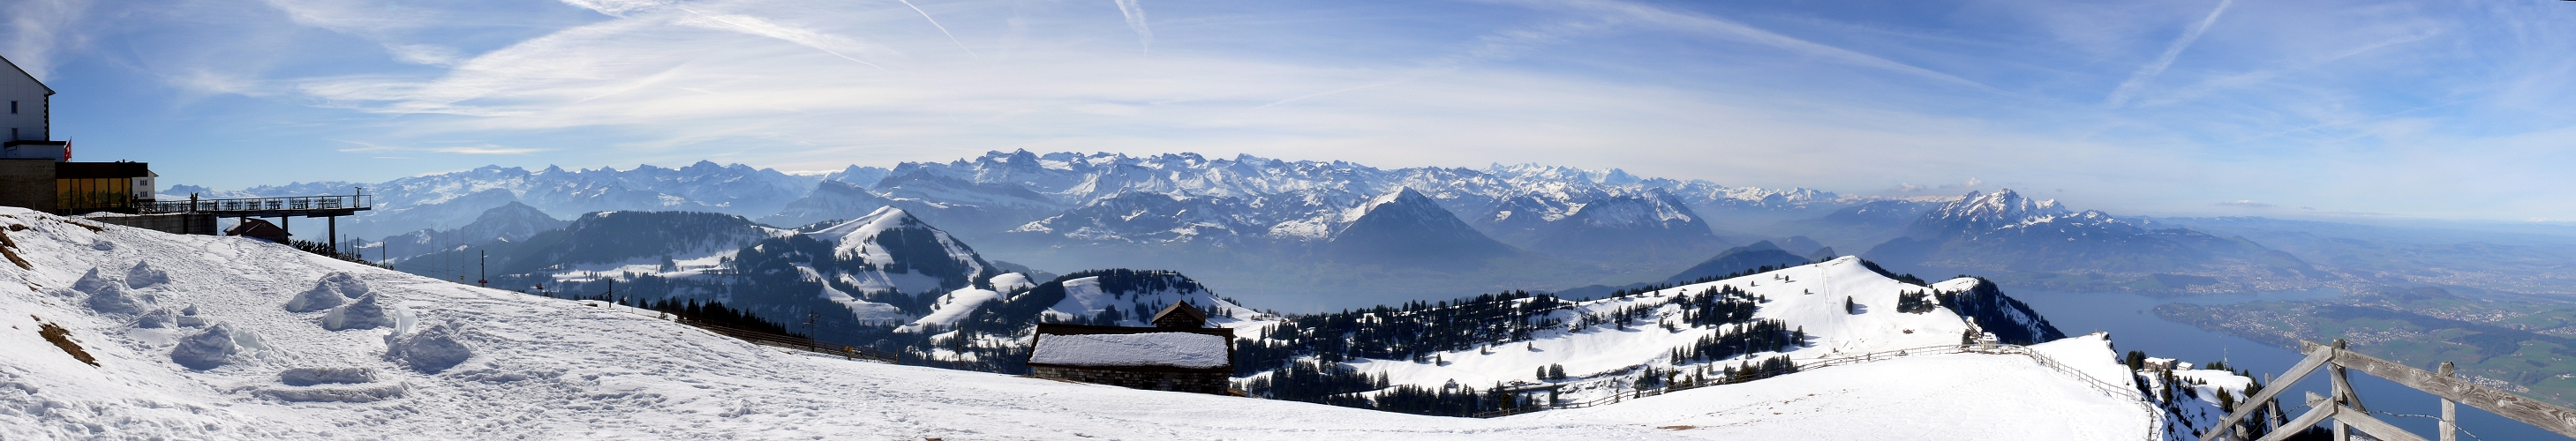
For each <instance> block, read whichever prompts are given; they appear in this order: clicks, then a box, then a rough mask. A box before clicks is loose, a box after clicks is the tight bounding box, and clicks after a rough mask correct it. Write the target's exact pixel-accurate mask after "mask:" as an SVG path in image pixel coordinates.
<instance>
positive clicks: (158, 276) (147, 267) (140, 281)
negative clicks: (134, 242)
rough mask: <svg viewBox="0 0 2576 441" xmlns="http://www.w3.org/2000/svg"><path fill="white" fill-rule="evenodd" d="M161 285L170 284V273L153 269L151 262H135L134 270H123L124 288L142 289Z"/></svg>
mask: <svg viewBox="0 0 2576 441" xmlns="http://www.w3.org/2000/svg"><path fill="white" fill-rule="evenodd" d="M163 283H170V273H168V272H163V271H161V269H160V268H153V267H152V263H151V262H135V263H134V268H130V269H126V270H125V286H126V287H128V288H134V289H144V288H151V287H154V286H159V285H160V284H163Z"/></svg>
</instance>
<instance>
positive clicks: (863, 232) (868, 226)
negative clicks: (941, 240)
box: [813, 205, 927, 242]
mask: <svg viewBox="0 0 2576 441" xmlns="http://www.w3.org/2000/svg"><path fill="white" fill-rule="evenodd" d="M909 225H923V226H927V224H923V223H921V220H920V219H915V218H913V217H912V213H905V212H904V211H903V209H901V208H895V207H894V206H891V205H889V206H883V207H877V211H875V212H871V213H868V215H866V216H860V217H859V218H858V219H851V220H850V221H849V222H842V223H841V224H840V225H833V226H832V227H830V228H824V229H822V230H821V231H815V232H814V233H813V235H814V236H816V237H823V238H830V239H832V240H838V241H844V242H847V241H849V240H851V239H867V238H869V237H873V236H876V235H877V233H882V232H885V231H886V230H892V229H896V228H903V227H905V226H909Z"/></svg>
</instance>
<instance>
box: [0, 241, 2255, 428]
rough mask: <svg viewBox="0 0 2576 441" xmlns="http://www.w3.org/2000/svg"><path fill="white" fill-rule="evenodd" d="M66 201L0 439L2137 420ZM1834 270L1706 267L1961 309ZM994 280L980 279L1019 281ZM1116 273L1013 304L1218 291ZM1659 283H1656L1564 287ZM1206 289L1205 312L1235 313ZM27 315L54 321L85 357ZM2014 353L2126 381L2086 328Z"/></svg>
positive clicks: (1844, 347) (1889, 335)
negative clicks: (1577, 369) (942, 303)
mask: <svg viewBox="0 0 2576 441" xmlns="http://www.w3.org/2000/svg"><path fill="white" fill-rule="evenodd" d="M76 222H79V221H77V220H69V219H65V218H60V217H55V216H50V215H45V214H41V213H35V212H30V211H25V210H18V209H0V234H5V237H7V240H5V241H0V250H6V253H5V254H8V255H10V256H14V257H15V258H14V259H9V260H7V261H5V262H0V280H5V281H6V282H7V283H0V312H5V314H0V325H5V326H9V327H10V328H11V329H12V331H10V332H6V333H0V351H6V353H8V354H10V356H8V357H0V438H7V439H150V438H180V439H188V438H219V439H341V438H370V439H462V438H473V439H490V438H592V439H606V438H617V439H668V438H753V439H788V438H823V439H926V438H940V439H1086V438H1112V439H1127V438H1157V439H1165V438H1169V439H1298V440H1309V439H1497V438H1501V439H1711V438H1725V439H1735V438H1736V437H1749V438H1761V439H1771V438H1791V439H1838V438H1839V439H1849V438H1854V437H1857V438H1881V437H1885V436H1887V435H1890V434H1901V435H1897V436H1901V437H1904V438H1909V439H2134V438H2143V436H2141V435H2142V434H2140V433H2139V432H2138V431H2143V430H2144V429H2145V426H2146V425H2147V424H2148V421H2149V420H2146V419H2145V418H2149V417H2147V416H2144V415H2146V414H2138V415H2141V416H2139V417H2135V418H2134V419H2132V418H2128V417H2123V415H2126V414H2122V413H2120V410H2121V409H2119V408H2118V406H2117V404H2120V399H2122V397H2119V396H2118V394H2108V393H2096V392H2094V391H2101V390H2105V389H2103V388H2099V387H2088V386H2086V385H2084V384H2081V383H2077V382H2076V381H2075V380H2069V378H2075V377H2073V376H2070V375H2068V374H2067V371H2058V370H2048V371H2042V370H2035V369H2031V368H2030V366H2032V363H2031V362H2030V361H2028V360H2029V359H2025V358H2015V357H2021V356H2018V355H1977V354H1958V355H1936V356H1921V357H1910V358H1899V359H1896V360H1894V361H1885V362H1878V363H1868V364H1859V365H1851V366H1837V367H1831V368H1825V369H1820V370H1814V371H1808V372H1804V373H1799V374H1793V375H1789V376H1783V377H1776V378H1772V379H1767V380H1760V381H1754V382H1750V383H1744V384H1738V385H1728V386H1715V387H1709V388H1703V389H1698V390H1693V391H1685V392H1681V393H1674V394H1668V395H1663V396H1659V397H1650V398H1646V399H1642V400H1635V401H1629V402H1626V403H1622V404H1613V405H1607V406H1601V407H1595V408H1589V409H1579V410H1559V411H1548V412H1541V413H1537V414H1532V415H1525V416H1519V417H1513V418H1503V419H1481V420H1480V419H1466V418H1439V417H1423V416H1412V415H1402V414H1392V413H1384V412H1374V411H1365V410H1358V409H1349V408H1341V407H1331V406H1323V405H1315V404H1306V403H1297V402H1287V401H1271V400H1260V399H1250V398H1235V397H1223V396H1212V395H1195V394H1183V393H1167V392H1154V391H1143V390H1132V389H1125V388H1118V387H1109V386H1096V385H1083V384H1074V383H1064V382H1056V381H1047V380H1037V379H1028V378H1017V377H1011V376H1005V375H998V374H986V373H976V372H964V371H951V370H940V369H932V368H923V367H908V366H892V365H884V364H876V363H871V362H856V361H848V360H841V359H837V358H824V357H813V356H806V355H797V354H794V353H787V352H781V351H780V350H777V349H774V348H766V347H761V346H754V345H750V344H746V343H744V342H741V341H738V340H733V339H730V338H726V337H721V336H716V335H712V334H708V333H705V332H702V331H698V330H695V329H693V328H688V327H684V326H680V325H676V324H673V323H671V322H668V321H664V320H661V319H659V318H657V317H656V316H657V314H654V313H652V312H649V311H640V310H634V309H629V308H623V307H616V306H611V305H605V304H601V303H597V302H588V301H568V300H559V299H551V298H543V297H537V296H529V295H525V294H520V293H515V292H508V291H501V290H490V289H481V288H474V287H470V286H466V285H462V284H456V283H449V282H442V281H438V280H433V279H427V278H421V277H416V276H411V275H407V274H402V273H397V272H392V271H388V270H382V269H377V268H373V267H367V266H363V265H357V264H353V263H348V262H343V261H337V260H330V259H325V258H321V257H319V256H315V255H311V254H307V253H303V252H300V251H295V250H292V249H289V248H286V247H283V246H279V245H275V244H269V243H264V242H259V241H254V240H247V239H240V238H229V237H209V236H179V235H169V234H163V233H158V232H151V231H145V230H138V229H132V228H125V227H117V226H98V225H87V224H81V223H76ZM1838 263H1839V265H1838ZM1844 266H1857V265H1856V264H1854V263H1853V262H1852V259H1842V260H1839V261H1836V262H1829V263H1827V264H1821V265H1813V266H1808V267H1802V269H1804V270H1807V271H1809V272H1805V273H1794V272H1793V273H1788V274H1780V275H1779V276H1781V277H1780V278H1778V279H1765V278H1759V277H1753V278H1744V279H1737V280H1730V281H1723V282H1717V283H1736V284H1741V285H1742V286H1743V287H1744V288H1746V289H1760V290H1763V291H1762V292H1763V293H1762V294H1760V295H1765V296H1772V297H1775V299H1774V300H1772V301H1771V302H1770V303H1768V304H1765V305H1764V309H1765V311H1764V312H1763V314H1764V316H1765V317H1777V318H1783V319H1793V320H1798V321H1802V322H1808V323H1822V324H1820V325H1819V324H1810V325H1808V326H1807V329H1808V330H1809V331H1810V332H1811V333H1813V334H1814V338H1816V339H1817V340H1818V343H1817V344H1815V345H1812V346H1811V347H1809V348H1808V349H1804V350H1802V351H1825V352H1832V351H1860V350H1871V349H1878V348H1886V347H1904V346H1911V345H1917V344H1924V343H1935V342H1936V341H1935V340H1938V341H1939V342H1955V340H1952V339H1954V338H1955V337H1954V336H1942V335H1939V334H1937V333H1929V332H1925V333H1923V334H1928V335H1918V334H1904V333H1901V332H1892V331H1889V330H1890V329H1895V328H1898V327H1916V328H1919V329H1918V331H1927V330H1928V331H1938V330H1942V329H1961V327H1963V326H1964V325H1962V324H1959V322H1957V320H1958V319H1957V318H1956V317H1955V316H1951V317H1950V318H1949V319H1950V320H1952V321H1953V323H1950V324H1949V325H1948V326H1950V327H1948V328H1941V327H1940V326H1942V324H1941V323H1938V320H1937V319H1940V318H1942V317H1941V316H1940V315H1939V314H1937V313H1924V314H1909V313H1894V312H1888V311H1873V312H1867V313H1863V314H1860V315H1852V316H1849V317H1842V319H1843V320H1841V321H1840V322H1838V323H1837V322H1835V320H1832V319H1831V318H1830V317H1828V316H1832V315H1833V314H1845V312H1844V311H1841V310H1840V306H1839V305H1829V306H1831V307H1819V306H1818V304H1821V303H1828V302H1821V301H1805V300H1795V299H1787V298H1780V297H1783V296H1785V295H1791V294H1789V293H1788V291H1787V290H1789V289H1809V288H1813V289H1821V290H1825V293H1820V294H1816V295H1815V296H1829V295H1834V294H1848V295H1855V296H1857V297H1860V298H1862V300H1861V301H1862V302H1865V303H1871V304H1872V306H1880V305H1883V304H1884V302H1887V301H1890V300H1889V299H1888V298H1887V296H1873V295H1867V294H1866V293H1865V292H1864V291H1873V290H1884V289H1888V288H1895V286H1892V285H1890V283H1892V282H1891V281H1888V280H1885V279H1884V278H1878V279H1876V280H1872V279H1870V277H1869V276H1866V275H1873V274H1875V273H1872V272H1869V271H1867V270H1865V269H1863V270H1853V269H1851V268H1845V267H1844ZM1793 270H1799V269H1793ZM1007 278H1009V277H1008V276H1007V275H1006V276H1003V277H997V278H996V279H994V280H993V281H992V283H993V285H994V286H996V287H997V288H1001V289H1004V290H1012V291H1036V289H1034V288H1031V287H1029V286H1028V285H1026V284H1025V283H1026V282H1025V281H1010V280H1003V279H1007ZM1113 278H1115V277H1102V276H1099V275H1088V276H1082V277H1071V278H1068V279H1066V280H1063V281H1061V282H1067V283H1058V284H1057V285H1059V286H1062V287H1065V294H1064V296H1063V297H1062V298H1058V299H1036V300H1051V301H1047V302H1044V303H1045V304H1046V305H1047V308H1048V309H1061V310H1073V309H1077V308H1080V309H1083V310H1086V311H1088V310H1090V306H1086V305H1088V304H1089V303H1094V302H1096V303H1107V304H1111V305H1114V304H1117V303H1121V302H1139V301H1145V302H1150V301H1156V300H1161V299H1172V298H1182V299H1204V300H1208V301H1210V302H1211V304H1217V305H1228V304H1223V303H1215V302H1218V301H1220V300H1221V299H1214V298H1212V295H1211V294H1207V293H1206V292H1205V291H1204V289H1200V288H1188V289H1184V288H1182V287H1181V286H1182V285H1179V284H1170V285H1159V286H1158V285H1156V284H1154V283H1151V282H1144V281H1148V280H1167V281H1168V280H1175V279H1170V278H1159V277H1125V278H1123V279H1122V280H1125V282H1120V284H1133V285H1135V286H1114V287H1113V286H1100V287H1097V288H1096V289H1095V288H1084V287H1083V286H1085V285H1086V284H1085V283H1080V281H1082V280H1086V279H1087V280H1091V281H1093V282H1095V283H1097V284H1103V285H1105V284H1108V283H1100V282H1105V281H1108V280H1110V279H1113ZM1756 283H1759V285H1760V286H1754V285H1755V284H1756ZM1684 288H1692V287H1683V288H1676V290H1678V289H1684ZM1698 288H1706V287H1704V286H1703V287H1698ZM1918 288H1919V287H1918ZM1139 293H1152V294H1150V295H1138V294H1139ZM1656 294H1670V293H1655V294H1647V295H1643V296H1638V297H1637V298H1632V299H1614V300H1605V301H1601V302H1594V303H1587V304H1584V305H1582V306H1580V307H1581V308H1604V307H1615V306H1618V304H1617V303H1614V302H1642V301H1646V300H1643V299H1651V298H1653V296H1654V295H1656ZM1795 295H1801V296H1805V295H1807V294H1803V293H1801V294H1795ZM1104 296H1105V297H1107V299H1106V300H1107V301H1105V302H1102V301H1101V300H1103V299H1102V297H1104ZM1200 296H1211V297H1200ZM1194 301H1195V300H1194ZM1220 308H1221V310H1220V314H1219V315H1218V316H1219V317H1227V316H1234V315H1241V314H1251V312H1250V311H1247V310H1238V309H1234V308H1231V307H1226V306H1220ZM1775 308H1776V309H1775ZM1100 309H1101V310H1106V307H1105V306H1104V307H1102V308H1100ZM1819 309H1824V311H1818V310H1819ZM1936 312H1937V311H1936ZM1874 314H1876V315H1880V316H1873V315H1874ZM1845 315H1848V314H1845ZM1908 316H1911V317H1908ZM1221 322H1223V321H1221ZM1234 323H1236V324H1238V325H1264V324H1265V323H1263V322H1260V321H1252V320H1247V321H1239V322H1234ZM1246 327H1250V326H1246ZM55 328H59V329H60V332H59V333H56V332H55V331H50V330H48V331H44V332H39V330H40V329H55ZM1238 329H1242V328H1238ZM1664 332H1668V331H1666V330H1662V329H1656V328H1652V327H1649V326H1635V327H1632V329H1631V330H1628V331H1617V330H1607V329H1595V330H1592V331H1591V332H1589V335H1590V336H1591V337H1589V338H1593V339H1596V340H1593V341H1594V342H1598V343H1602V344H1604V345H1605V346H1604V347H1603V348H1602V349H1604V351H1603V352H1605V353H1608V354H1607V355H1603V356H1599V357H1590V358H1586V357H1578V356H1574V354H1575V353H1576V352H1578V351H1576V350H1575V347H1574V346H1572V345H1566V346H1551V347H1542V349H1543V350H1545V351H1549V352H1548V353H1556V354H1562V356H1563V357H1564V358H1562V359H1561V360H1559V361H1562V362H1568V363H1579V361H1575V360H1582V359H1593V358H1597V359H1604V360H1608V359H1615V358H1618V357H1621V356H1622V355H1621V353H1620V351H1618V350H1616V349H1618V348H1621V347H1625V346H1620V345H1618V343H1619V342H1621V341H1634V340H1632V339H1634V338H1635V337H1622V336H1620V335H1619V334H1638V335H1652V334H1657V333H1664ZM42 334H55V335H58V336H59V338H60V339H61V340H64V341H66V342H69V343H70V344H74V345H78V347H79V348H80V351H79V352H81V353H82V354H85V355H86V356H88V357H89V358H90V360H89V362H84V361H81V360H79V359H76V358H75V356H74V355H72V354H71V353H69V352H67V351H65V350H63V349H60V348H58V347H57V345H56V344H55V343H52V342H48V341H47V340H46V337H44V336H42ZM1915 339H1920V340H1922V341H1915ZM1562 342H1563V343H1574V342H1573V341H1572V340H1566V341H1562ZM2061 346H2063V347H2064V348H2060V347H2061ZM1660 351H1661V349H1655V350H1654V351H1653V352H1660ZM2033 351H2034V352H2040V353H2045V354H2046V355H2049V356H2051V357H2054V359H2056V360H2059V361H2061V362H2064V363H2065V364H2067V365H2069V366H2072V368H2073V369H2072V370H2073V371H2075V372H2078V373H2082V374H2084V375H2089V376H2094V377H2096V381H2103V382H2110V383H2113V384H2118V385H2127V384H2128V383H2120V382H2119V380H2122V379H2125V378H2129V377H2128V376H2127V375H2125V374H2126V372H2125V369H2123V368H2122V367H2120V366H2118V365H2116V364H2109V361H2108V360H2109V359H2110V352H2109V348H2108V346H2107V343H2106V342H2101V341H2099V340H2088V339H2068V340H2064V341H2061V342H2059V343H2054V344H2049V345H2040V346H2038V347H2034V348H2033ZM1470 353H1472V352H1470ZM1500 353H1503V351H1498V354H1500ZM1449 356H1450V357H1451V358H1452V359H1462V358H1463V357H1466V354H1449ZM1471 362H1474V361H1472V360H1461V361H1460V362H1459V364H1466V363H1471ZM2179 375H2182V376H2183V377H2185V378H2206V380H2203V382H2206V383H2208V387H2212V388H2219V389H2225V388H2227V387H2229V386H2230V385H2232V384H2234V383H2229V382H2227V381H2225V380H2227V378H2225V377H2215V376H2212V375H2214V374H2209V373H2208V372H2195V371H2187V372H2185V373H2181V374H2179ZM2195 386H2200V385H2198V384H2195ZM2130 387H2134V386H2130ZM2219 389H2201V392H2199V393H2200V394H2201V395H2200V396H2211V395H2210V394H2209V392H2213V391H2217V390H2219ZM2088 394H2094V395H2088ZM2127 398H2128V399H2135V397H2127ZM1971 422H1987V423H1993V425H1995V426H2000V427H2012V428H2015V429H2018V431H2014V432H1979V431H1977V430H1981V429H1983V428H1984V427H1987V426H1974V427H1971V426H1966V425H1965V424H1966V423H1971ZM1676 426H1692V427H1676ZM1870 427H1876V428H1878V429H1879V430H1874V431H1864V430H1865V429H1867V428H1870ZM2127 427H2137V429H2126V430H2124V429H2123V428H2127ZM1907 429H1912V430H1907Z"/></svg>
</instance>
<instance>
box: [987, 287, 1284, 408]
mask: <svg viewBox="0 0 2576 441" xmlns="http://www.w3.org/2000/svg"><path fill="white" fill-rule="evenodd" d="M1153 323H1154V326H1152V327H1131V326H1095V325H1074V324H1060V323H1041V324H1038V331H1037V335H1036V336H1035V337H1033V338H1034V341H1032V342H1030V343H1029V345H1030V349H1029V363H1028V364H1029V370H1030V371H1031V372H1030V376H1034V377H1038V378H1049V379H1056V380H1064V381H1077V382H1083V383H1094V384H1106V385H1112V386H1122V387H1129V388H1135V389H1146V390H1166V391H1174V392H1194V393H1203V394H1217V395H1225V394H1228V393H1229V392H1228V386H1229V384H1230V383H1228V380H1229V379H1230V378H1232V377H1233V376H1234V330H1231V329H1226V328H1209V327H1207V313H1205V312H1201V311H1199V309H1198V307H1195V306H1191V305H1190V304H1189V303H1187V302H1182V303H1174V304H1172V306H1171V307H1167V308H1163V310H1162V311H1161V312H1158V313H1155V314H1154V320H1153Z"/></svg>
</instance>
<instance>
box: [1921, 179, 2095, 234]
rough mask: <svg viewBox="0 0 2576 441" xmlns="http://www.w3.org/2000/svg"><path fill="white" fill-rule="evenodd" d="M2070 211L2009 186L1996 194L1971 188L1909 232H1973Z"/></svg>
mask: <svg viewBox="0 0 2576 441" xmlns="http://www.w3.org/2000/svg"><path fill="white" fill-rule="evenodd" d="M2070 214H2073V212H2071V211H2069V210H2067V209H2066V207H2064V206H2061V205H2058V203H2057V201H2056V200H2036V199H2031V198H2028V197H2023V196H2022V195H2021V193H2017V192H2014V191H2013V190H2012V189H2009V188H2007V189H2003V190H1998V191H1996V192H1994V193H1983V192H1975V191H1971V192H1968V194H1967V196H1965V197H1961V198H1959V200H1957V201H1952V202H1947V203H1943V204H1941V205H1940V206H1937V207H1933V208H1932V210H1931V211H1927V212H1924V213H1923V216H1922V217H1921V218H1920V219H1919V220H1917V221H1916V222H1915V225H1914V226H1913V227H1912V229H1911V230H1909V233H1908V234H1909V235H1913V236H1917V237H1941V236H1946V235H1949V234H1959V233H1970V234H1973V233H1980V232H1985V231H1992V230H1994V229H1997V228H2006V227H2013V226H2020V225H2028V224H2032V223H2038V222H2047V221H2049V220H2052V219H2056V218H2059V217H2063V216H2067V215H2070Z"/></svg>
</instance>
